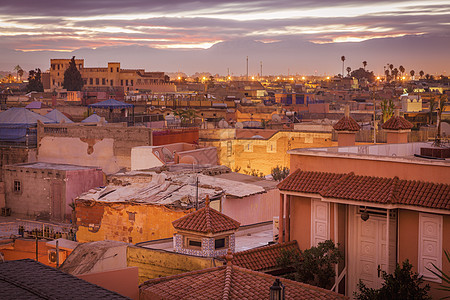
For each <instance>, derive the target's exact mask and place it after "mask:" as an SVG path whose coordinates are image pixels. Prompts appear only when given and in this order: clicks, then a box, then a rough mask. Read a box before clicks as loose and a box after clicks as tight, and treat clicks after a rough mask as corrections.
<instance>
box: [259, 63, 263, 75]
mask: <svg viewBox="0 0 450 300" xmlns="http://www.w3.org/2000/svg"><path fill="white" fill-rule="evenodd" d="M259 64H260V67H261V71H260V72H259V76H260V77H261V78H262V76H263V75H262V61H260V62H259Z"/></svg>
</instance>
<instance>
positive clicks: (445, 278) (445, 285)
mask: <svg viewBox="0 0 450 300" xmlns="http://www.w3.org/2000/svg"><path fill="white" fill-rule="evenodd" d="M444 253H445V256H446V257H447V261H448V262H449V263H450V252H449V251H447V250H444ZM431 265H432V266H433V267H434V269H435V270H432V269H429V268H427V269H428V271H430V272H431V273H433V274H434V275H436V276H437V277H439V278H440V279H441V280H442V284H441V287H440V288H437V289H438V290H441V291H446V292H448V293H449V294H450V274H449V273H447V274H445V273H444V271H443V270H441V269H439V268H438V267H436V265H435V264H434V263H431ZM436 271H437V272H436ZM449 298H450V296H447V297H444V298H442V299H449Z"/></svg>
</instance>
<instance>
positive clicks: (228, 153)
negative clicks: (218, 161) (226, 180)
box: [227, 141, 233, 157]
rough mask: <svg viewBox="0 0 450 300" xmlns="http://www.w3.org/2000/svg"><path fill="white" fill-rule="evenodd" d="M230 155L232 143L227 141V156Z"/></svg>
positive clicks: (231, 153)
mask: <svg viewBox="0 0 450 300" xmlns="http://www.w3.org/2000/svg"><path fill="white" fill-rule="evenodd" d="M231 155H233V142H232V141H228V142H227V156H228V157H230V156H231Z"/></svg>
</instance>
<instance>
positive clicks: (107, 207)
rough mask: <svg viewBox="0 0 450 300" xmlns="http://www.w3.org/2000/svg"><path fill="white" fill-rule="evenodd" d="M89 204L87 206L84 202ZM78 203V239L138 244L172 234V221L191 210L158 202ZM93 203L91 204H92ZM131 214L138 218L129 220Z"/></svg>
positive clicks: (82, 240)
mask: <svg viewBox="0 0 450 300" xmlns="http://www.w3.org/2000/svg"><path fill="white" fill-rule="evenodd" d="M85 204H86V205H85ZM85 204H84V203H81V202H77V204H76V218H77V225H78V232H77V240H78V241H79V242H93V241H103V240H113V241H120V242H126V243H138V242H144V241H150V240H156V239H162V238H169V237H172V236H173V234H174V232H175V231H174V228H173V226H172V222H173V221H175V220H176V219H179V218H181V217H183V216H184V215H186V214H188V213H189V212H190V211H189V210H186V211H183V210H180V211H175V210H171V209H168V208H166V207H165V206H158V205H137V204H136V205H135V204H125V203H104V202H87V203H85ZM90 205H92V206H90ZM130 213H131V214H134V218H135V220H134V221H132V220H130Z"/></svg>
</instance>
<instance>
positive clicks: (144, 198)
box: [78, 169, 265, 208]
mask: <svg viewBox="0 0 450 300" xmlns="http://www.w3.org/2000/svg"><path fill="white" fill-rule="evenodd" d="M197 179H198V199H199V201H203V200H202V199H204V198H205V197H206V195H209V197H210V198H211V199H214V198H217V197H220V196H221V195H222V194H225V195H227V196H230V197H236V198H243V197H246V196H250V195H254V194H259V193H264V192H265V189H264V188H263V187H261V186H260V185H256V184H250V183H243V182H239V181H234V180H228V179H224V178H220V177H215V176H208V175H204V174H199V173H197V171H192V170H184V169H182V170H180V171H179V172H162V173H156V172H152V171H133V172H129V173H126V174H120V175H119V174H116V175H115V176H114V179H113V180H112V181H113V182H115V183H116V184H110V185H108V186H106V187H101V188H95V189H91V190H89V191H88V192H86V193H83V194H82V195H80V196H79V197H78V199H80V200H84V201H101V202H132V203H142V204H155V205H166V206H177V207H181V208H192V207H193V206H194V204H195V201H196V195H197V194H196V193H197V188H196V180H197Z"/></svg>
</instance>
